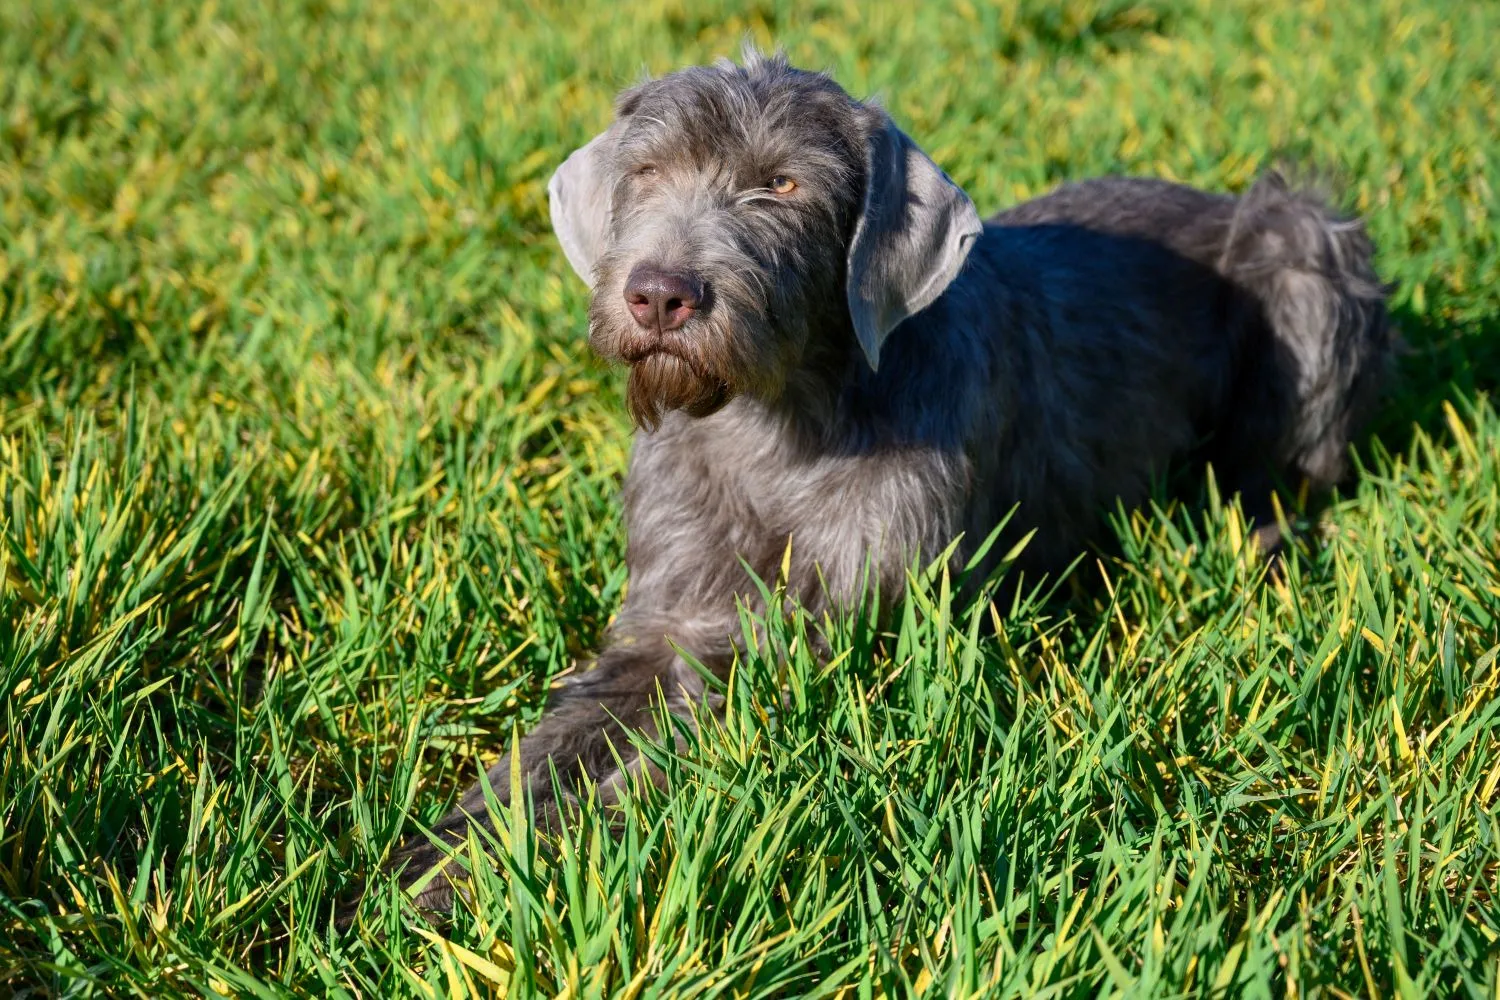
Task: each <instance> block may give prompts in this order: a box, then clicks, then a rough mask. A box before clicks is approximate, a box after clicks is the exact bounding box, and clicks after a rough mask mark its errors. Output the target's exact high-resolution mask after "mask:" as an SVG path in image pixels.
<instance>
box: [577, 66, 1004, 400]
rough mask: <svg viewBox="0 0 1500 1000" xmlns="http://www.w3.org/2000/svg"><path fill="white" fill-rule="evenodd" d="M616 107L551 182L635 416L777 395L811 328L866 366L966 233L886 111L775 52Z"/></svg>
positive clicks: (959, 214)
mask: <svg viewBox="0 0 1500 1000" xmlns="http://www.w3.org/2000/svg"><path fill="white" fill-rule="evenodd" d="M615 112H616V113H615V120H614V122H613V123H612V124H611V125H610V127H609V128H608V129H607V130H605V131H604V132H603V133H602V134H601V135H599V136H598V137H596V138H595V139H594V140H593V141H592V142H590V143H589V144H588V145H586V146H584V147H583V148H582V149H579V150H578V151H577V152H575V153H574V154H573V155H572V156H570V157H569V158H568V159H567V161H566V162H565V163H563V165H562V166H561V167H559V168H558V170H557V172H556V173H555V174H554V175H553V177H552V181H551V183H550V184H549V185H548V193H549V196H550V198H551V207H552V222H553V226H554V228H555V229H556V231H557V236H558V239H559V241H560V242H561V243H562V246H563V250H564V251H565V252H566V253H567V256H568V260H569V262H570V263H571V264H572V265H573V268H574V270H576V271H577V272H578V274H579V275H580V276H582V277H583V278H584V280H586V281H588V282H589V283H590V285H591V286H592V288H593V300H592V303H591V305H590V308H589V339H590V343H591V344H592V345H593V347H594V349H595V350H596V351H597V352H598V353H599V354H600V355H601V356H603V357H605V358H607V359H609V360H613V361H623V362H625V363H626V364H628V365H630V382H629V388H628V401H629V405H630V409H631V413H632V416H633V417H634V418H635V420H636V422H637V423H638V424H640V425H642V426H644V427H647V428H651V427H654V426H656V425H657V423H658V422H659V421H660V419H661V416H662V414H663V413H664V412H666V411H668V410H673V409H680V410H683V411H685V412H687V413H689V414H691V415H694V416H705V415H707V414H709V413H712V412H714V411H715V410H717V409H719V408H720V407H721V406H723V405H724V404H725V403H726V402H728V401H729V400H730V399H732V398H733V397H734V396H735V395H738V394H741V393H748V394H754V395H757V396H760V397H762V398H767V399H774V398H775V397H776V396H777V395H778V394H779V393H780V392H781V391H782V390H783V388H784V387H785V385H786V382H787V379H788V377H789V376H790V374H791V373H792V372H793V371H794V370H795V368H796V367H797V366H798V365H799V364H800V363H802V361H803V359H804V357H805V356H806V354H807V351H808V348H809V346H810V344H811V343H812V340H813V338H817V337H830V338H842V339H844V340H847V341H850V343H851V345H852V343H853V342H855V341H857V343H858V345H859V347H860V348H862V349H863V351H864V354H865V357H866V358H867V359H868V361H869V363H870V365H871V366H872V367H873V366H875V365H877V364H878V363H879V358H880V345H881V343H882V342H883V341H884V339H885V337H886V335H887V334H889V333H890V331H891V330H892V329H894V328H895V327H896V325H897V324H899V323H900V322H901V321H902V320H904V319H905V318H906V317H908V316H910V315H912V314H913V313H915V312H917V311H918V310H921V309H923V308H925V307H926V306H927V305H929V304H930V303H931V302H932V301H933V300H934V299H936V298H937V297H938V295H940V294H941V293H942V291H943V289H945V288H946V287H947V286H948V284H949V282H951V281H952V280H953V278H954V277H955V276H956V275H957V273H958V271H959V268H960V267H961V266H962V265H963V262H964V259H965V257H966V256H967V254H968V252H969V248H970V247H971V245H972V244H973V242H974V239H975V238H976V237H977V236H978V234H979V231H980V222H979V217H978V214H977V213H976V212H975V210H974V206H973V204H972V203H971V202H970V201H969V199H968V197H967V196H966V195H965V194H964V193H963V191H962V190H960V189H959V188H958V187H957V186H956V185H954V184H953V182H952V181H950V180H949V179H948V177H947V176H946V175H945V174H944V173H943V172H942V170H940V169H939V168H938V167H937V165H936V164H934V163H933V162H932V161H931V160H930V159H928V157H927V156H926V155H925V154H924V153H923V152H922V151H921V150H920V149H918V148H917V146H916V144H915V143H913V142H912V141H911V140H910V139H909V138H908V137H907V136H906V135H905V134H904V133H902V132H901V131H900V130H899V129H898V128H896V126H895V124H894V123H893V122H892V121H891V119H890V116H889V115H887V114H886V113H885V112H884V111H883V110H881V109H880V108H878V107H875V106H873V105H867V104H862V103H860V102H858V101H856V100H854V99H853V98H851V97H850V96H849V95H848V94H847V93H845V92H844V91H843V89H841V88H840V87H839V86H838V84H836V83H834V82H833V81H832V80H831V79H829V78H828V77H826V76H824V75H821V74H816V73H808V72H804V71H802V70H798V69H793V68H792V67H790V66H788V65H787V63H786V61H785V60H784V59H783V58H780V57H775V58H765V57H761V56H759V55H757V54H755V53H753V52H752V53H749V54H747V57H746V60H745V64H744V65H743V66H737V65H734V64H732V63H728V62H724V63H719V64H717V65H715V66H712V67H694V68H692V69H687V70H683V71H681V72H678V73H673V74H671V75H670V76H666V77H663V78H662V79H659V80H653V81H650V82H648V83H644V84H642V85H640V86H638V87H636V88H634V89H632V90H629V91H626V92H625V93H624V94H622V95H621V97H620V99H619V101H618V103H617V105H616V109H615ZM850 338H853V339H852V340H851V339H850Z"/></svg>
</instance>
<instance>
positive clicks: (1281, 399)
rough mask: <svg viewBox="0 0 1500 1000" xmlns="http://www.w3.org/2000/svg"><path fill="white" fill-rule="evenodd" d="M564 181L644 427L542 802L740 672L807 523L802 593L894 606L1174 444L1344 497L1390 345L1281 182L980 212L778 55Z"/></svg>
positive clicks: (478, 810) (1091, 186) (561, 211)
mask: <svg viewBox="0 0 1500 1000" xmlns="http://www.w3.org/2000/svg"><path fill="white" fill-rule="evenodd" d="M549 194H550V197H551V210H552V220H553V225H554V228H555V229H556V232H557V236H558V239H559V241H560V242H561V244H562V247H563V250H564V251H565V252H566V254H567V258H568V261H569V262H570V263H571V264H572V266H573V268H574V270H575V271H577V272H578V274H579V275H580V276H581V277H582V278H583V279H584V280H585V281H587V282H588V283H589V285H590V286H591V288H592V292H593V297H592V302H591V305H590V307H589V342H590V344H591V345H592V346H593V349H594V350H595V351H596V352H597V353H598V354H599V355H601V356H602V357H604V358H606V359H609V360H610V361H615V362H623V363H624V364H626V365H628V366H629V381H628V385H627V401H628V405H629V408H630V412H631V415H632V416H633V417H634V420H635V422H636V424H637V425H638V427H639V429H640V432H639V433H638V434H637V435H636V439H635V448H634V454H633V456H632V458H631V463H630V471H629V475H628V477H627V479H626V482H625V490H624V511H625V525H626V530H627V535H628V553H627V561H628V565H629V572H630V586H629V592H628V596H627V598H626V599H625V602H624V606H623V608H622V609H621V610H620V613H619V616H618V618H617V619H616V621H615V623H614V624H613V626H612V628H611V631H610V635H609V639H608V642H607V644H606V645H605V648H604V649H603V650H602V652H600V654H599V655H598V659H597V662H596V663H595V664H594V665H593V667H592V668H591V669H589V670H586V671H582V672H579V673H577V674H575V675H573V676H571V677H570V678H569V679H568V680H567V682H566V684H565V686H563V687H562V688H561V689H560V690H557V691H556V692H555V693H554V694H553V698H552V703H551V706H550V709H549V711H548V713H547V714H546V715H545V716H544V717H543V719H542V720H541V722H540V723H539V724H538V725H537V726H536V728H535V729H534V730H533V731H532V732H531V733H530V734H528V735H527V736H526V737H525V739H524V740H523V741H522V742H521V744H520V748H519V756H520V760H519V762H518V764H519V768H520V772H521V773H522V775H523V777H524V781H525V782H526V787H527V788H529V790H530V793H531V795H532V796H533V797H534V800H535V801H536V803H537V806H538V809H539V811H540V812H541V813H542V814H544V815H545V814H549V813H550V814H551V815H555V812H551V811H554V810H555V809H556V808H557V804H556V803H555V802H553V801H552V796H553V786H552V781H551V777H550V776H551V773H552V768H553V767H555V768H556V769H557V771H558V772H559V774H560V775H562V776H563V778H564V781H565V782H567V781H571V780H573V777H575V776H576V775H578V774H589V775H591V776H592V777H594V778H595V779H597V780H598V781H599V782H600V785H599V787H600V789H601V791H602V792H603V793H604V794H605V795H606V796H608V795H609V794H610V791H611V789H617V787H618V785H619V783H620V782H622V781H624V780H626V777H627V775H628V772H629V771H630V769H631V767H630V765H629V764H628V763H627V766H626V768H625V771H624V772H623V773H622V772H621V771H618V770H616V769H615V768H616V764H615V761H616V759H617V756H618V755H626V754H628V751H629V743H628V742H627V741H626V740H625V738H624V733H625V729H624V728H623V727H624V726H632V727H636V726H639V727H644V728H647V729H649V728H650V725H651V720H652V719H653V718H654V717H655V715H656V712H655V709H657V708H658V707H663V706H658V705H657V701H656V699H657V698H658V692H660V697H661V698H662V699H663V701H664V703H665V704H664V707H665V708H666V709H667V710H669V711H670V710H674V709H675V710H682V709H685V708H687V707H688V706H689V705H690V704H692V703H694V702H695V700H696V699H699V698H701V696H702V694H703V687H704V685H703V683H702V680H701V677H700V675H699V673H698V672H697V671H696V670H695V669H693V668H692V667H691V666H690V665H689V664H688V663H686V662H685V661H684V659H683V657H682V656H681V655H680V654H679V652H678V650H683V651H686V652H688V653H690V654H691V656H692V657H693V658H694V659H696V660H697V661H698V662H699V663H700V664H702V665H704V666H706V667H708V668H709V669H711V670H714V671H718V672H723V671H724V670H726V669H727V667H728V665H729V664H730V662H731V660H732V659H733V657H734V655H735V644H734V639H733V638H732V636H734V635H735V634H736V632H738V631H739V628H738V625H739V622H738V617H737V610H736V599H737V598H742V599H752V598H753V597H754V594H755V593H756V591H755V589H754V588H753V586H752V584H751V580H750V578H749V576H748V574H746V572H745V568H744V567H745V566H747V565H748V566H749V567H750V568H751V569H753V570H754V571H755V572H756V573H757V574H759V575H761V576H762V577H766V578H769V577H773V576H775V575H776V574H777V570H778V568H779V567H780V565H781V562H782V557H783V554H784V553H785V552H786V551H787V549H788V545H789V542H790V551H791V562H790V571H789V574H788V578H787V582H788V592H789V593H790V594H792V595H793V596H795V597H796V598H797V599H799V600H800V601H801V602H802V603H803V604H804V605H805V606H807V607H809V608H811V609H813V610H814V611H818V610H819V609H824V608H829V607H839V606H846V605H848V604H850V603H852V602H854V601H856V600H857V599H859V597H860V595H861V593H865V592H867V591H865V589H864V588H867V587H869V586H870V585H871V584H878V585H879V590H878V593H879V594H881V595H895V594H900V593H901V592H902V581H903V579H904V574H905V571H906V570H907V568H908V567H909V566H910V565H911V564H912V560H913V559H914V558H917V557H918V556H920V555H922V554H927V555H935V554H937V553H940V552H942V551H943V550H944V549H945V548H946V547H947V546H948V545H949V543H950V542H952V541H953V540H954V539H956V538H958V539H961V542H960V544H959V546H958V547H957V549H956V550H955V555H954V558H955V559H957V560H959V561H963V560H966V559H967V558H968V557H969V556H970V555H971V554H972V553H973V552H974V546H975V545H976V544H977V543H978V542H979V541H980V540H983V539H985V538H986V537H987V536H988V535H989V534H990V533H991V531H992V529H994V528H995V527H996V526H997V525H998V524H1000V523H1001V522H1002V520H1003V519H1004V518H1005V516H1006V515H1007V514H1008V513H1009V512H1010V511H1011V510H1012V508H1015V509H1016V510H1017V514H1016V516H1015V518H1014V519H1013V522H1012V523H1013V527H1014V529H1015V530H1016V531H1018V532H1019V531H1023V530H1031V529H1035V535H1034V536H1033V537H1032V539H1031V541H1030V543H1029V545H1028V546H1027V547H1026V548H1025V550H1024V552H1023V554H1022V556H1021V563H1022V567H1023V568H1024V569H1026V570H1027V571H1029V572H1046V571H1053V570H1057V569H1058V568H1060V567H1063V566H1065V565H1066V564H1067V563H1068V562H1069V561H1070V560H1071V559H1073V558H1074V557H1075V556H1076V555H1077V554H1078V553H1079V552H1080V551H1081V550H1082V549H1083V547H1084V546H1086V545H1087V544H1089V543H1090V541H1091V540H1094V539H1096V538H1097V537H1098V535H1099V532H1100V530H1101V528H1102V527H1104V526H1105V524H1106V523H1107V521H1106V514H1107V512H1108V511H1109V510H1110V509H1111V508H1112V507H1113V506H1114V504H1115V503H1116V501H1117V500H1118V501H1123V502H1124V503H1125V504H1126V505H1132V504H1137V503H1139V502H1140V501H1142V500H1143V499H1145V498H1146V497H1147V495H1148V493H1149V490H1150V489H1151V485H1152V483H1153V477H1157V476H1160V475H1162V474H1163V473H1164V472H1165V471H1166V470H1167V469H1168V468H1169V467H1170V466H1171V465H1172V464H1173V463H1174V462H1181V461H1192V462H1211V463H1212V464H1213V466H1214V468H1215V471H1216V474H1217V475H1218V477H1219V481H1220V482H1221V483H1222V484H1224V485H1226V486H1227V487H1228V488H1229V489H1230V490H1231V491H1238V492H1240V493H1241V495H1242V496H1243V497H1244V500H1245V503H1246V505H1247V508H1250V509H1257V505H1259V504H1262V503H1264V502H1265V501H1267V500H1268V499H1269V497H1270V494H1271V492H1272V490H1273V489H1274V488H1275V487H1276V486H1277V485H1278V484H1283V485H1290V486H1292V487H1294V488H1295V487H1299V486H1301V485H1302V484H1304V483H1305V484H1306V485H1307V486H1309V487H1311V488H1312V489H1313V490H1322V489H1326V488H1327V487H1329V486H1330V485H1331V484H1333V483H1335V482H1336V481H1337V480H1338V479H1339V478H1340V476H1341V475H1342V474H1343V473H1344V471H1345V456H1346V452H1347V450H1348V446H1349V442H1350V436H1351V434H1352V433H1353V432H1354V429H1355V428H1356V426H1357V422H1358V420H1359V419H1360V417H1361V414H1362V413H1364V412H1365V411H1366V410H1368V408H1369V406H1370V403H1371V400H1372V398H1373V396H1374V393H1375V391H1376V386H1377V383H1378V381H1379V375H1380V373H1381V371H1382V369H1383V368H1384V367H1385V362H1386V358H1387V355H1388V354H1389V353H1390V349H1391V336H1390V332H1389V324H1388V321H1387V315H1386V308H1385V294H1386V289H1385V288H1384V287H1383V286H1382V285H1381V283H1380V282H1379V281H1378V279H1377V277H1376V275H1375V273H1374V270H1373V268H1372V264H1371V255H1372V248H1371V246H1370V243H1369V241H1368V239H1367V238H1366V236H1365V233H1364V231H1363V228H1362V227H1361V225H1360V224H1359V223H1358V222H1357V221H1354V220H1350V219H1346V218H1342V217H1339V216H1337V215H1335V214H1333V213H1332V212H1331V211H1330V210H1329V209H1328V208H1327V207H1326V206H1325V205H1324V204H1323V203H1322V202H1321V201H1319V200H1318V199H1317V198H1315V197H1314V196H1312V195H1310V194H1307V193H1305V192H1299V191H1295V190H1292V189H1290V188H1289V187H1288V186H1287V185H1286V184H1285V183H1284V182H1283V181H1282V180H1281V179H1280V178H1279V177H1277V176H1275V175H1268V176H1265V177H1263V178H1261V180H1260V181H1259V182H1257V183H1256V184H1255V185H1254V186H1253V187H1252V188H1251V189H1250V190H1249V191H1248V192H1247V193H1246V194H1244V195H1243V196H1242V197H1239V198H1234V197H1230V196H1225V195H1217V194H1208V193H1204V192H1201V191H1197V190H1194V189H1191V188H1187V187H1182V186H1179V185H1175V184H1170V183H1165V182H1161V181H1154V180H1141V179H1120V178H1112V179H1101V180H1093V181H1087V182H1083V183H1078V184H1072V185H1068V186H1065V187H1062V188H1060V189H1059V190H1057V191H1055V192H1053V193H1052V194H1049V195H1047V196H1045V197H1042V198H1039V199H1037V200H1035V201H1031V202H1027V203H1024V204H1022V205H1020V206H1018V207H1015V208H1013V209H1011V210H1009V211H1007V212H1003V213H1001V214H1000V215H998V216H995V217H994V218H992V219H991V220H990V221H989V222H987V223H984V222H981V221H980V218H979V215H978V213H977V212H976V211H975V209H974V205H973V204H972V203H971V202H970V200H969V198H968V197H967V196H966V195H965V194H964V192H963V191H962V190H960V189H959V188H958V187H957V186H956V185H955V184H954V183H953V182H952V181H951V180H949V178H948V177H947V175H946V174H944V173H943V171H942V170H941V169H939V168H938V166H937V165H936V164H935V163H933V161H932V160H931V159H929V158H928V157H927V156H926V155H925V154H924V153H923V152H922V150H921V149H919V148H918V147H917V146H916V144H915V143H914V142H912V140H911V139H910V138H909V137H908V136H906V135H905V134H904V133H903V132H902V131H901V130H900V129H898V128H897V127H896V125H895V123H894V122H893V121H892V120H891V117H890V116H889V115H888V114H887V113H886V112H885V111H883V110H881V109H880V108H879V107H877V106H875V105H873V104H869V103H862V102H860V101H857V100H854V99H853V98H851V97H850V96H849V95H848V94H847V93H845V92H844V90H843V89H841V88H840V87H839V86H838V84H836V83H835V82H834V81H833V80H832V79H830V78H829V77H828V76H826V75H822V74H817V73H810V72H805V71H802V70H798V69H795V68H793V67H791V66H789V65H788V64H787V62H786V60H785V59H784V58H783V57H781V56H775V57H767V56H762V55H759V54H757V53H754V52H750V53H747V55H746V56H745V58H744V60H743V64H742V65H735V64H733V63H730V62H722V63H719V64H717V65H715V66H711V67H695V68H691V69H686V70H683V71H681V72H678V73H673V74H671V75H669V76H666V77H664V78H662V79H658V80H654V81H649V82H646V83H644V84H642V85H640V86H637V87H635V88H633V89H631V90H628V91H626V92H625V93H624V94H623V95H621V97H620V98H619V101H618V103H617V105H616V108H615V119H614V122H613V123H612V124H611V125H610V126H609V128H608V129H606V130H605V131H604V133H603V134H601V135H600V136H598V137H597V138H595V139H594V140H593V141H592V142H590V143H589V144H588V145H586V146H584V147H583V148H582V149H580V150H578V151H577V152H575V153H574V154H573V155H572V156H570V157H569V158H568V159H567V161H566V162H565V163H563V165H562V166H561V167H560V168H559V169H558V170H557V172H556V174H555V175H554V176H553V178H552V181H551V184H550V186H549ZM1261 509H1263V508H1261ZM1008 527H1010V526H1009V525H1008ZM1004 548H1005V547H1004V546H1000V545H997V546H995V547H994V549H993V550H992V551H995V552H1000V551H1004ZM619 759H625V760H627V761H628V759H629V758H628V756H623V757H620V758H619ZM549 761H550V765H549ZM511 766H512V761H511V760H510V758H509V757H507V758H506V759H504V760H502V761H501V762H500V763H499V764H497V765H496V766H495V767H494V768H493V769H492V770H491V771H490V772H489V775H488V776H487V778H486V781H488V782H489V783H490V784H491V787H492V788H493V790H494V791H495V793H496V794H497V796H498V797H499V799H500V801H502V802H503V801H506V800H507V799H508V796H509V792H510V772H511ZM484 801H485V800H484V788H483V786H482V785H477V786H476V787H475V788H473V789H472V790H471V791H469V792H468V793H467V794H466V795H464V796H463V798H462V800H461V802H460V804H459V806H458V808H457V809H456V810H455V811H454V812H453V813H452V814H451V815H450V816H449V817H447V818H446V819H445V820H443V821H442V822H441V823H439V824H438V825H437V827H436V829H435V833H436V834H437V837H436V841H437V842H433V841H430V840H426V839H425V838H424V841H423V842H422V843H420V844H418V845H417V846H416V847H414V848H410V849H408V850H407V851H406V852H405V853H403V854H401V855H400V856H399V857H398V858H397V862H396V863H397V864H404V865H405V866H406V875H405V881H406V882H407V883H408V884H411V883H414V882H419V883H420V886H421V888H420V889H419V903H420V904H422V905H425V906H428V907H432V908H436V909H443V908H446V907H448V906H449V905H450V904H451V897H452V887H451V883H450V881H449V879H448V877H447V875H446V873H444V872H439V873H435V875H434V877H432V878H430V879H428V878H426V876H425V875H424V873H425V872H427V871H428V870H429V869H431V868H432V867H433V866H434V865H437V864H438V863H440V862H442V861H444V860H445V858H446V857H447V853H448V852H446V851H445V850H443V849H442V847H441V846H439V844H443V843H446V844H452V843H456V842H457V841H458V840H460V839H461V838H462V837H463V836H464V833H465V830H466V828H467V827H468V825H469V824H471V823H484V822H486V820H485V815H486V809H485V805H484Z"/></svg>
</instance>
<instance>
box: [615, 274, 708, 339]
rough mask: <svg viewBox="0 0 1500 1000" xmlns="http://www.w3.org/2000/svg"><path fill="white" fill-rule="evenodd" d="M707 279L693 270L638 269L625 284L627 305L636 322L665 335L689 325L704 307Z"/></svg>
mask: <svg viewBox="0 0 1500 1000" xmlns="http://www.w3.org/2000/svg"><path fill="white" fill-rule="evenodd" d="M703 291H704V289H703V279H702V278H700V277H698V276H697V275H696V274H693V273H692V272H691V271H663V270H661V269H660V268H655V267H645V266H641V267H637V268H636V269H635V270H633V271H631V272H630V279H629V280H628V281H626V282H625V304H626V305H628V306H629V307H630V314H631V315H632V316H634V317H635V321H636V322H637V323H639V324H640V325H641V326H643V327H645V328H646V329H648V330H658V331H660V332H663V333H665V332H666V331H667V330H675V329H677V328H678V327H679V326H681V325H682V324H684V323H686V322H687V321H688V319H689V317H691V316H692V315H693V312H694V311H695V310H697V309H698V307H699V306H701V305H702V304H703Z"/></svg>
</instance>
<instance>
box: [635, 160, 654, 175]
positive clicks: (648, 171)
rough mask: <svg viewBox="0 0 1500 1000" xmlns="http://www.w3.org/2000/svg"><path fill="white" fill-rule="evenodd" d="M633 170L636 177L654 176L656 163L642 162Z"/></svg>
mask: <svg viewBox="0 0 1500 1000" xmlns="http://www.w3.org/2000/svg"><path fill="white" fill-rule="evenodd" d="M635 172H636V176H638V177H654V176H656V164H654V163H644V164H642V165H641V166H639V167H636V168H635Z"/></svg>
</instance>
